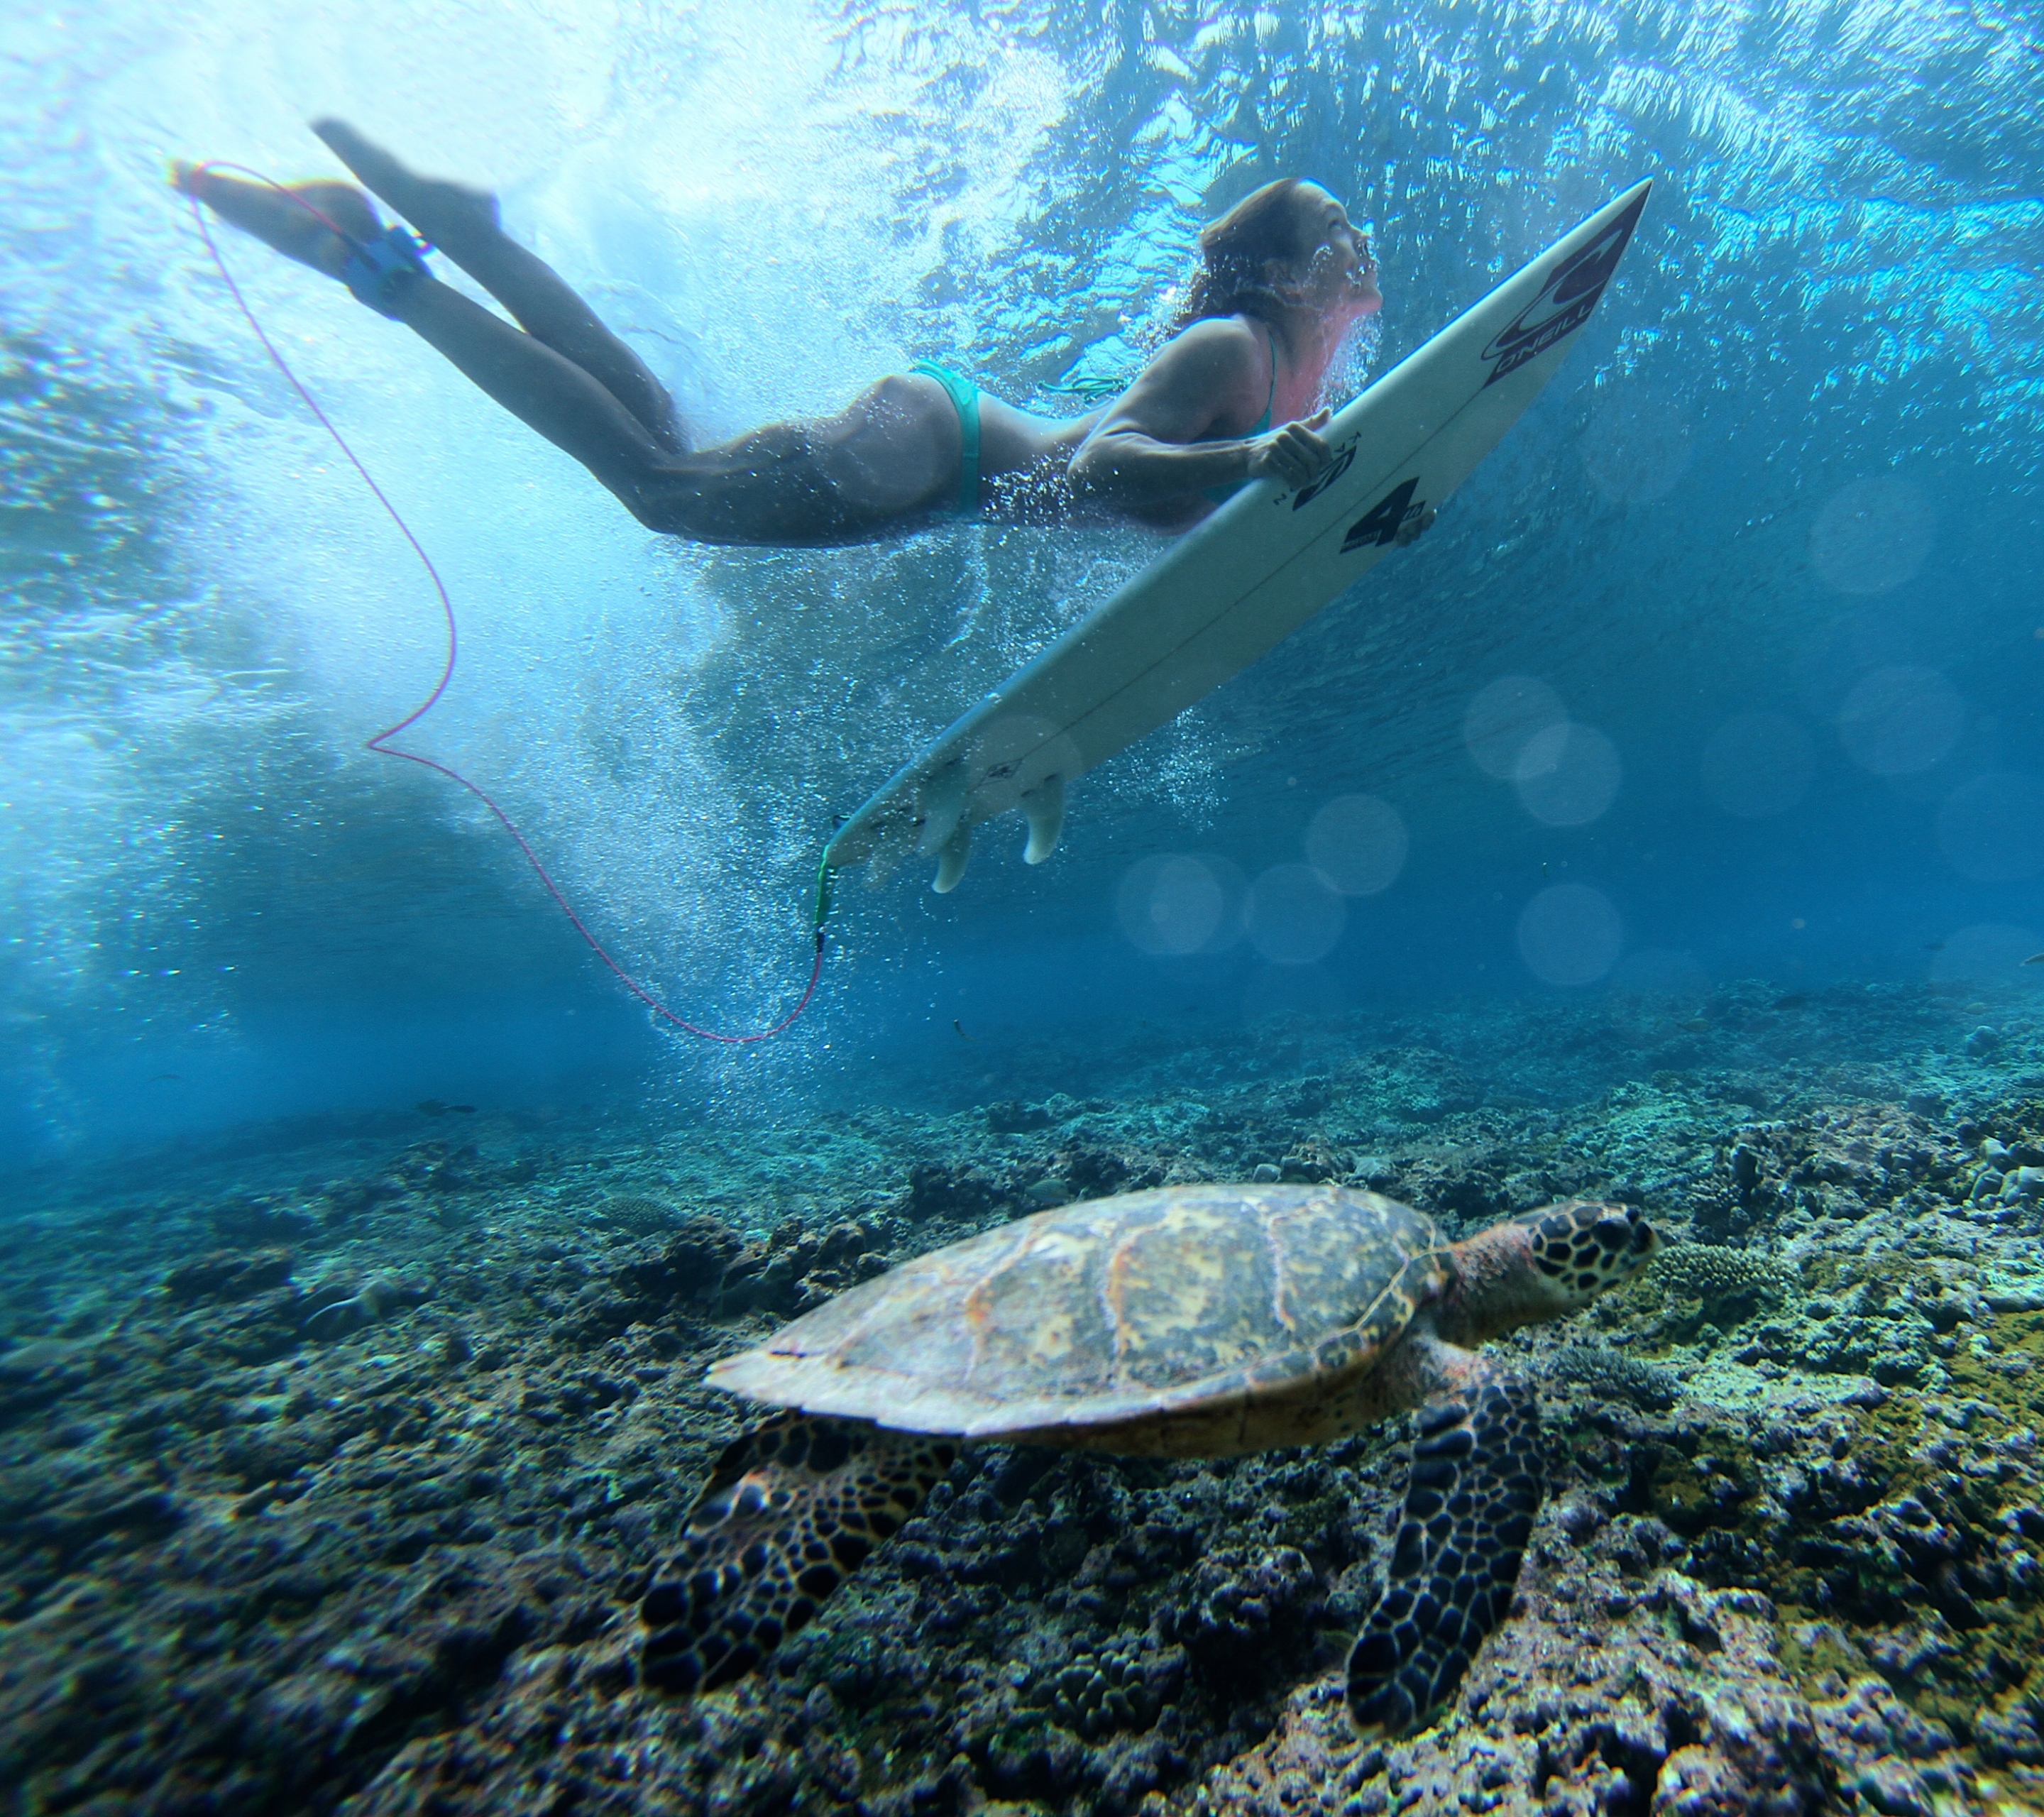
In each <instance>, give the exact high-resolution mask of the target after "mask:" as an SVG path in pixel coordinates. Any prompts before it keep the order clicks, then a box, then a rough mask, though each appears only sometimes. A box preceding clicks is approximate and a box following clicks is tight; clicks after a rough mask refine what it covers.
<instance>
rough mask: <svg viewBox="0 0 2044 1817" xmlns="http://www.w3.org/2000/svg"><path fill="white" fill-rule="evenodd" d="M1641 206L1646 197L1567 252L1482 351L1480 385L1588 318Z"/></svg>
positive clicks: (1493, 381)
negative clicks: (1486, 371) (1487, 369)
mask: <svg viewBox="0 0 2044 1817" xmlns="http://www.w3.org/2000/svg"><path fill="white" fill-rule="evenodd" d="M1645 206H1646V197H1645V196H1644V195H1642V196H1641V197H1640V198H1639V200H1638V201H1637V202H1634V203H1633V205H1632V206H1631V207H1630V208H1629V209H1627V210H1626V211H1625V212H1624V213H1623V214H1621V215H1620V216H1619V217H1618V219H1617V220H1616V221H1613V222H1612V224H1611V225H1609V226H1608V227H1607V228H1605V229H1604V232H1601V233H1600V234H1599V235H1598V236H1596V239H1594V240H1592V241H1591V242H1590V243H1589V245H1587V246H1585V247H1584V248H1581V250H1580V251H1578V252H1572V253H1570V254H1569V256H1568V257H1567V258H1566V259H1563V260H1562V262H1561V263H1559V264H1558V265H1557V266H1556V267H1554V270H1553V271H1550V272H1549V273H1548V274H1547V281H1546V283H1544V284H1543V285H1542V286H1540V294H1539V296H1537V297H1535V298H1534V299H1533V301H1532V302H1530V303H1528V304H1527V305H1526V307H1525V308H1524V309H1521V310H1520V312H1519V313H1518V314H1517V316H1516V317H1514V318H1513V319H1512V325H1511V326H1510V327H1509V328H1506V329H1505V330H1504V332H1502V333H1501V334H1500V335H1499V336H1497V337H1496V340H1493V341H1492V342H1491V344H1490V345H1489V346H1488V347H1486V348H1485V349H1484V350H1483V357H1484V358H1485V359H1486V360H1494V361H1495V362H1496V364H1495V365H1494V366H1493V367H1492V368H1491V373H1490V376H1489V378H1486V379H1485V380H1484V383H1485V385H1495V384H1496V382H1498V380H1499V379H1500V378H1503V377H1504V375H1505V374H1506V373H1508V372H1516V371H1518V369H1519V368H1520V367H1522V366H1523V365H1524V364H1525V363H1527V360H1529V359H1537V358H1539V355H1542V354H1543V353H1545V352H1546V351H1547V349H1548V348H1550V347H1552V346H1554V344H1555V343H1556V342H1557V341H1559V340H1565V339H1566V337H1567V336H1569V335H1572V334H1573V333H1574V332H1576V330H1577V328H1581V326H1582V325H1583V324H1584V323H1585V322H1586V321H1589V319H1590V312H1591V311H1592V310H1593V309H1595V308H1596V306H1597V298H1600V297H1601V296H1602V295H1603V294H1604V286H1605V285H1606V284H1608V283H1609V282H1611V275H1612V272H1614V271H1616V270H1617V269H1618V261H1619V257H1620V255H1622V254H1623V252H1624V251H1625V248H1626V246H1627V243H1628V242H1629V241H1630V240H1631V238H1632V229H1633V227H1634V225H1635V224H1636V223H1637V222H1638V221H1639V211H1640V209H1642V208H1644V207H1645Z"/></svg>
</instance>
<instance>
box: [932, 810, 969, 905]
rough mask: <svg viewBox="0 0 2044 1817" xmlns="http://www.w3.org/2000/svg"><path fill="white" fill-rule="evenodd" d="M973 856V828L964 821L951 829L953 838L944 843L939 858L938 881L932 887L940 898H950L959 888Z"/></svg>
mask: <svg viewBox="0 0 2044 1817" xmlns="http://www.w3.org/2000/svg"><path fill="white" fill-rule="evenodd" d="M971 856H972V828H970V826H969V825H967V824H966V822H965V821H963V820H959V822H958V824H956V825H955V827H954V828H952V829H951V837H950V838H949V839H946V840H945V841H944V849H943V851H942V852H940V853H939V855H938V857H937V877H936V882H934V883H932V885H930V887H931V888H932V889H934V890H935V891H936V893H938V894H939V896H948V895H950V894H951V892H952V891H953V890H954V889H957V888H958V886H959V878H962V877H963V876H964V875H965V866H966V859H969V858H970V857H971Z"/></svg>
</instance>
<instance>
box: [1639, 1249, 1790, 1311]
mask: <svg viewBox="0 0 2044 1817" xmlns="http://www.w3.org/2000/svg"><path fill="white" fill-rule="evenodd" d="M1646 1278H1647V1280H1648V1281H1650V1283H1651V1284H1653V1285H1656V1286H1658V1287H1660V1288H1661V1289H1662V1290H1663V1291H1664V1292H1665V1293H1668V1294H1669V1295H1670V1296H1678V1297H1681V1298H1683V1299H1689V1300H1701V1301H1702V1302H1703V1303H1704V1305H1706V1306H1708V1307H1718V1306H1722V1305H1724V1304H1727V1303H1728V1302H1731V1301H1735V1300H1756V1299H1762V1298H1767V1299H1775V1298H1779V1297H1781V1296H1782V1295H1784V1294H1785V1293H1789V1292H1791V1291H1792V1289H1793V1288H1794V1286H1795V1285H1796V1274H1795V1271H1794V1270H1793V1269H1792V1268H1790V1267H1789V1266H1787V1265H1786V1264H1785V1263H1784V1262H1781V1261H1779V1260H1778V1259H1777V1258H1775V1257H1773V1256H1771V1255H1768V1254H1764V1253H1762V1252H1760V1251H1758V1250H1746V1249H1727V1248H1723V1247H1720V1246H1719V1245H1718V1244H1715V1243H1675V1244H1671V1245H1670V1246H1669V1247H1668V1248H1666V1249H1665V1250H1662V1252H1661V1254H1659V1255H1658V1256H1657V1257H1656V1258H1654V1266H1653V1267H1652V1268H1651V1269H1650V1270H1648V1273H1647V1277H1646Z"/></svg>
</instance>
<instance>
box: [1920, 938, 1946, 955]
mask: <svg viewBox="0 0 2044 1817" xmlns="http://www.w3.org/2000/svg"><path fill="white" fill-rule="evenodd" d="M1944 950H1945V943H1944V942H1943V941H1942V940H1926V941H1925V942H1924V943H1923V951H1925V952H1927V953H1942V951H1944Z"/></svg>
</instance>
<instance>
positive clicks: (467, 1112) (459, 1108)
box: [448, 1104, 475, 1116]
mask: <svg viewBox="0 0 2044 1817" xmlns="http://www.w3.org/2000/svg"><path fill="white" fill-rule="evenodd" d="M448 1109H449V1110H451V1111H453V1112H455V1114H456V1115H458V1116H474V1115H475V1106H474V1104H449V1105H448Z"/></svg>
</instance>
